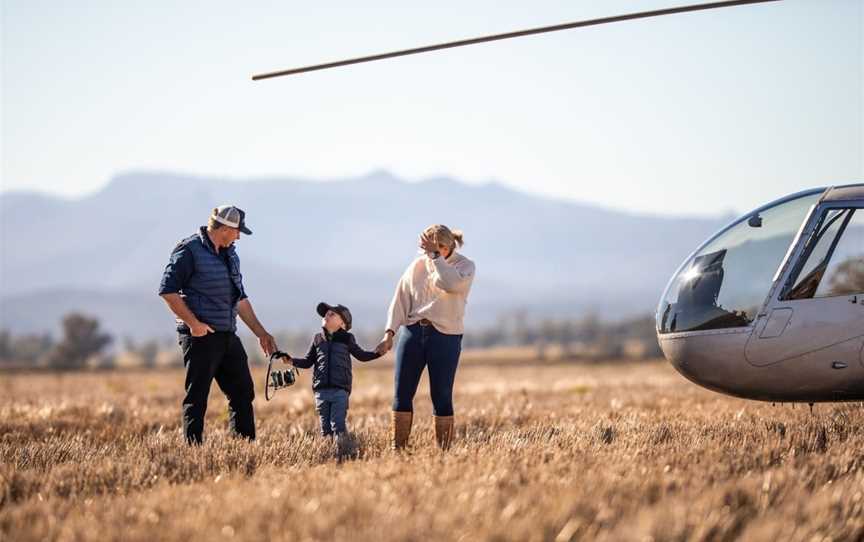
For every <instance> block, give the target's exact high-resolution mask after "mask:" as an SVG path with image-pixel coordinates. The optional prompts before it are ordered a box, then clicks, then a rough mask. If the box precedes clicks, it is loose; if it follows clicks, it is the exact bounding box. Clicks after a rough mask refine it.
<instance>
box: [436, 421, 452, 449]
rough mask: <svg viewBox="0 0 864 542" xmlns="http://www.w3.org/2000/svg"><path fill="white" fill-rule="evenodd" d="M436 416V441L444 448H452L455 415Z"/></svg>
mask: <svg viewBox="0 0 864 542" xmlns="http://www.w3.org/2000/svg"><path fill="white" fill-rule="evenodd" d="M433 417H434V418H435V441H436V442H438V447H439V448H441V449H442V450H446V449H448V448H450V442H452V440H453V416H433Z"/></svg>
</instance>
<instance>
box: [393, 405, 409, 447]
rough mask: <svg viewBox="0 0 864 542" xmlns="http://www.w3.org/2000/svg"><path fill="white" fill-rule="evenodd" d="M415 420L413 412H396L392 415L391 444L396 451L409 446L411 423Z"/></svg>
mask: <svg viewBox="0 0 864 542" xmlns="http://www.w3.org/2000/svg"><path fill="white" fill-rule="evenodd" d="M413 419H414V413H413V412H399V411H396V410H394V411H392V412H391V413H390V422H391V423H390V442H391V444H392V447H393V449H394V450H399V449H402V448H404V447H405V446H407V445H408V437H410V436H411V422H412V420H413Z"/></svg>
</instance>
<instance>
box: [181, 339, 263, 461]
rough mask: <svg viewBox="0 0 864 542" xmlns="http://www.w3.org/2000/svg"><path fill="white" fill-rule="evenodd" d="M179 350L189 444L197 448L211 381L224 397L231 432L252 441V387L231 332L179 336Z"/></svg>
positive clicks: (240, 349)
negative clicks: (214, 380)
mask: <svg viewBox="0 0 864 542" xmlns="http://www.w3.org/2000/svg"><path fill="white" fill-rule="evenodd" d="M179 340H180V350H181V351H182V352H183V364H184V365H185V366H186V396H185V397H184V398H183V431H184V432H185V433H186V441H187V442H188V443H189V444H200V443H201V442H202V440H203V439H202V434H203V433H204V414H205V413H206V412H207V396H208V395H209V394H210V384H211V383H212V382H213V379H214V378H215V379H216V383H217V384H218V385H219V388H220V389H221V390H222V393H224V394H225V396H226V397H228V413H229V423H230V429H231V432H232V433H234V434H235V435H237V436H241V437H245V438H248V439H250V440H252V439H254V438H255V414H254V413H253V411H252V400H253V399H254V398H255V386H254V385H253V383H252V375H251V374H250V373H249V364H248V363H247V359H248V358H247V356H246V351H245V350H244V349H243V344H242V343H241V342H240V338H239V337H237V335H236V334H235V333H233V332H229V331H217V332H215V333H208V334H206V335H204V336H202V337H193V336H191V335H190V334H188V333H182V332H181V333H180V339H179Z"/></svg>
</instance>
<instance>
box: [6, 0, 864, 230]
mask: <svg viewBox="0 0 864 542" xmlns="http://www.w3.org/2000/svg"><path fill="white" fill-rule="evenodd" d="M684 3H686V2H681V1H677V2H672V1H669V0H644V1H643V0H640V1H635V0H634V1H621V0H603V1H602V2H601V1H587V0H571V1H553V0H535V1H532V2H524V1H508V2H503V1H501V0H494V1H493V0H481V1H472V2H464V1H455V0H454V1H450V0H439V1H437V2H423V3H420V2H404V1H399V2H397V1H386V2H377V1H370V2H236V1H230V2H228V1H207V2H203V1H202V2H192V1H184V2H176V1H173V0H171V1H159V0H149V1H147V2H132V1H125V2H120V1H117V2H115V1H108V0H104V1H83V0H79V1H75V2H71V1H70V2H67V1H59V0H56V1H53V2H45V1H36V0H3V1H2V8H3V12H2V111H0V116H2V149H0V151H2V170H0V173H2V189H3V190H20V189H32V190H40V191H46V192H51V193H59V194H66V195H82V194H86V193H89V192H92V191H94V190H97V189H99V188H100V187H101V186H103V185H104V184H105V183H107V182H108V181H109V180H110V178H111V177H112V175H114V174H116V173H118V172H122V171H127V170H130V169H141V168H148V169H160V170H176V171H180V172H186V173H194V174H202V175H216V176H224V177H231V178H238V179H242V178H247V177H255V176H263V175H266V176H274V175H275V176H302V177H311V178H320V179H332V178H336V177H348V176H357V175H361V174H364V173H367V172H368V171H370V170H373V169H379V168H385V169H389V170H391V171H393V172H394V173H395V174H397V175H399V176H403V177H406V178H408V179H411V180H419V179H421V178H424V177H428V176H432V175H441V174H444V175H451V176H454V177H458V178H461V179H464V180H467V181H469V182H485V181H489V180H497V181H500V182H503V183H505V184H507V185H510V186H513V187H516V188H519V189H521V190H525V191H530V192H535V193H540V194H547V195H553V196H560V197H565V198H569V199H573V200H579V201H585V202H593V203H599V204H603V205H606V206H611V207H615V208H620V209H628V210H633V211H647V212H652V213H664V214H667V213H668V214H694V213H700V214H719V213H721V212H724V211H728V210H730V209H735V210H738V211H745V210H748V209H750V208H752V207H754V206H756V205H758V204H760V203H763V202H765V201H767V200H770V199H773V198H775V197H778V196H781V195H783V194H785V193H788V192H792V191H796V190H799V189H803V188H806V187H812V186H819V185H825V184H833V183H847V182H854V181H856V180H857V181H859V182H864V136H862V126H864V107H862V102H864V83H862V74H864V43H862V27H864V0H783V1H781V2H776V3H769V4H764V5H755V6H744V7H735V8H727V9H723V10H717V11H712V12H702V13H694V14H685V15H675V16H670V17H666V18H662V19H649V20H641V21H634V22H625V23H619V24H615V25H607V26H602V27H595V28H589V29H579V30H572V31H568V32H561V33H556V34H547V35H543V36H534V37H529V38H523V39H519V40H512V41H506V42H499V43H492V44H486V45H480V46H476V47H472V48H464V49H454V50H450V51H444V52H437V53H431V54H427V55H420V56H413V57H407V58H402V59H396V60H388V61H383V62H378V63H372V64H365V65H359V66H352V67H347V68H339V69H335V70H331V71H324V72H317V73H310V74H306V75H301V76H298V77H289V78H282V79H274V80H269V81H263V82H252V81H251V80H250V75H251V74H252V73H257V72H261V71H271V70H275V69H281V68H287V67H292V66H296V65H304V64H310V63H315V62H321V61H327V60H331V59H337V58H341V57H345V56H356V55H361V54H369V53H375V52H382V51H388V50H393V49H397V48H403V47H411V46H417V45H424V44H427V43H433V42H438V41H445V40H451V39H459V38H464V37H470V36H473V35H477V34H485V33H492V32H503V31H507V30H513V29H518V28H523V27H530V26H539V25H547V24H554V23H559V22H566V21H571V20H579V19H585V18H593V17H599V16H606V15H614V14H620V13H626V12H632V11H640V10H645V9H657V8H661V7H668V6H671V5H682V4H684ZM143 189H145V188H144V187H142V190H143Z"/></svg>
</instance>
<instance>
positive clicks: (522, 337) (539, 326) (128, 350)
mask: <svg viewBox="0 0 864 542" xmlns="http://www.w3.org/2000/svg"><path fill="white" fill-rule="evenodd" d="M355 335H356V336H357V340H358V342H359V343H360V344H361V345H363V346H364V347H366V348H369V349H372V348H374V346H375V345H376V344H377V343H378V340H379V339H380V333H378V332H377V331H362V330H359V331H355ZM243 340H244V343H245V347H246V351H247V353H248V354H249V359H250V362H251V363H253V364H261V363H265V362H266V359H265V358H264V356H263V355H262V354H261V349H260V348H259V346H258V343H257V340H256V339H255V338H254V337H251V336H247V337H244V339H243ZM310 340H311V335H310V333H309V331H308V330H303V331H285V332H281V333H277V334H276V341H277V344H279V347H280V349H282V350H284V351H286V352H288V353H290V354H291V355H294V356H302V355H304V354H305V353H306V351H307V349H308V348H309V342H310ZM113 343H114V338H113V337H112V336H111V335H110V334H108V333H106V332H104V331H103V330H102V329H101V328H100V324H99V320H98V319H96V318H93V317H90V316H87V315H84V314H80V313H71V314H68V315H66V316H65V317H64V318H63V321H62V337H61V338H60V339H59V340H55V339H54V338H53V337H52V336H51V335H50V334H48V333H38V334H24V335H17V336H13V335H12V334H10V333H9V331H7V330H0V366H2V365H6V366H12V365H14V366H21V367H45V368H53V369H81V368H84V367H102V368H107V367H113V366H115V364H116V354H114V353H109V352H107V349H108V347H109V346H110V345H112V344H113ZM526 346H530V347H532V348H533V349H534V356H535V357H537V358H540V359H543V358H546V357H549V355H550V352H552V351H554V355H555V357H556V358H559V359H560V358H564V359H582V360H593V359H598V360H599V359H604V360H609V359H643V358H645V359H647V358H656V357H660V356H661V355H662V352H661V351H660V348H659V346H658V344H657V338H656V335H655V332H654V318H653V317H651V316H640V317H635V318H630V319H626V320H622V321H618V322H604V321H602V320H600V319H599V318H598V317H597V316H596V315H595V314H587V315H585V316H583V317H581V318H577V319H561V320H552V319H544V320H531V319H530V318H529V317H528V316H527V314H526V313H525V312H513V313H509V314H506V315H503V316H501V317H500V318H499V319H498V321H497V322H496V323H495V324H494V325H491V326H487V327H483V328H480V329H469V330H468V332H467V333H466V334H465V337H464V340H463V347H464V348H477V349H482V348H499V347H526ZM120 350H122V355H123V356H124V357H125V358H124V359H125V360H126V364H127V365H134V366H138V367H144V368H152V367H156V366H157V365H158V364H162V365H175V366H180V365H182V360H181V359H180V353H179V351H178V350H177V346H176V343H174V342H173V341H170V344H169V342H165V343H163V342H160V341H157V340H154V339H150V340H143V341H136V340H134V339H132V338H126V339H124V340H123V341H122V348H120ZM160 354H167V355H165V356H164V357H163V358H162V361H161V363H159V359H160ZM166 360H167V361H166Z"/></svg>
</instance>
